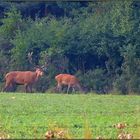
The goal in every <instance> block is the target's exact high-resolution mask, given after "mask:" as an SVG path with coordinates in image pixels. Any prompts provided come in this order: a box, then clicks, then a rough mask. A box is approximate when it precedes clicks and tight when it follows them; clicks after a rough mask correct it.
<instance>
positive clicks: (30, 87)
mask: <svg viewBox="0 0 140 140" xmlns="http://www.w3.org/2000/svg"><path fill="white" fill-rule="evenodd" d="M29 87H30V92H31V93H32V92H33V91H32V85H30V86H29Z"/></svg>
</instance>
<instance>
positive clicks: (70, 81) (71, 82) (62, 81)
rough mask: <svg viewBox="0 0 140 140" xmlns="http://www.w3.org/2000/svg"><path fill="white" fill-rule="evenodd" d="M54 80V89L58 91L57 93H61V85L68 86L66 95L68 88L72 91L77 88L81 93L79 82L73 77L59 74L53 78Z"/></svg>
mask: <svg viewBox="0 0 140 140" xmlns="http://www.w3.org/2000/svg"><path fill="white" fill-rule="evenodd" d="M55 80H56V81H57V87H56V88H57V89H58V90H59V92H60V91H62V86H63V85H67V86H68V88H67V93H68V92H69V89H70V87H72V89H73V90H75V88H78V89H79V90H80V91H83V90H82V88H81V86H80V84H79V80H78V79H77V78H76V77H75V76H74V75H70V74H59V75H57V76H55Z"/></svg>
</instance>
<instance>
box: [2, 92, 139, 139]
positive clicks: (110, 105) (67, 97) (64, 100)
mask: <svg viewBox="0 0 140 140" xmlns="http://www.w3.org/2000/svg"><path fill="white" fill-rule="evenodd" d="M120 122H122V123H126V124H127V126H126V127H125V128H124V130H123V131H125V132H128V133H131V134H133V136H134V138H139V137H140V96H137V95H126V96H125V95H124V96H122V95H96V94H85V95H84V94H51V93H45V94H42V93H38V94H35V93H33V94H29V93H28V94H25V93H0V135H5V137H9V138H12V139H17V138H18V139H21V138H28V139H29V138H30V139H36V138H38V139H41V138H45V133H46V132H47V131H48V130H51V129H52V128H53V127H58V128H63V129H65V130H67V131H68V133H69V135H70V136H71V138H75V139H76V138H77V139H78V138H85V132H86V131H87V130H86V129H87V126H88V128H89V129H88V130H89V131H90V133H91V135H92V138H96V137H97V136H101V137H103V138H108V139H109V138H117V136H118V134H119V131H120V130H118V129H117V128H115V127H114V125H115V124H118V123H120Z"/></svg>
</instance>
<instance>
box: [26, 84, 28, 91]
mask: <svg viewBox="0 0 140 140" xmlns="http://www.w3.org/2000/svg"><path fill="white" fill-rule="evenodd" d="M25 92H26V93H27V92H28V84H25Z"/></svg>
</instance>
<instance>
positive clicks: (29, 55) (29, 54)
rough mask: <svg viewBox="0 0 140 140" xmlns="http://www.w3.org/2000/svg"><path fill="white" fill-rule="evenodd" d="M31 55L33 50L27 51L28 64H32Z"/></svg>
mask: <svg viewBox="0 0 140 140" xmlns="http://www.w3.org/2000/svg"><path fill="white" fill-rule="evenodd" d="M32 55H33V52H29V53H28V60H29V62H30V64H32V60H33V59H32Z"/></svg>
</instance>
